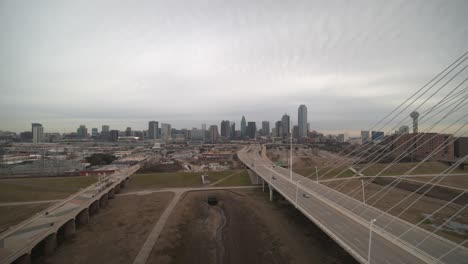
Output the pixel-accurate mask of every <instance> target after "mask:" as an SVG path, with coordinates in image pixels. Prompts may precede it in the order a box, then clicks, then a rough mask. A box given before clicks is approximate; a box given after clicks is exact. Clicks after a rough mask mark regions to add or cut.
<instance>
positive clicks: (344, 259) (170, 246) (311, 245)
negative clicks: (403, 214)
mask: <svg viewBox="0 0 468 264" xmlns="http://www.w3.org/2000/svg"><path fill="white" fill-rule="evenodd" d="M208 196H214V197H216V198H217V199H218V204H217V205H216V206H210V205H208V203H207V198H208ZM277 197H278V199H277V200H276V201H275V202H270V201H269V200H268V194H267V193H266V192H265V193H262V192H261V190H260V189H256V190H236V191H235V192H231V191H209V192H207V191H204V192H190V193H187V194H186V195H185V196H184V197H183V198H182V199H181V201H180V202H179V204H178V206H177V207H176V209H175V211H174V212H173V214H172V215H171V217H170V218H169V221H168V223H169V224H168V225H167V226H166V227H165V229H164V231H163V232H162V234H161V236H160V239H159V240H158V242H157V244H156V245H155V247H154V249H153V252H152V253H151V256H150V258H149V261H148V263H161V264H162V263H204V264H205V263H324V264H327V263H357V262H356V261H355V260H354V259H353V258H352V257H351V256H350V255H348V254H347V253H346V252H345V251H344V250H343V249H341V247H339V246H338V245H337V244H336V243H335V242H333V241H332V240H331V239H330V238H329V237H328V236H327V235H326V234H325V233H323V232H322V231H321V230H320V229H319V228H318V227H316V226H315V225H314V224H313V223H312V222H311V221H310V220H308V219H307V218H306V217H305V216H303V215H302V214H301V213H300V212H299V211H297V210H296V209H295V208H294V207H293V206H292V205H290V204H289V203H288V202H287V201H285V200H282V199H281V198H280V196H279V195H278V196H277Z"/></svg>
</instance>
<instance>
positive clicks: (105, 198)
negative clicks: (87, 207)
mask: <svg viewBox="0 0 468 264" xmlns="http://www.w3.org/2000/svg"><path fill="white" fill-rule="evenodd" d="M108 198H109V197H108V196H107V193H106V194H104V195H103V196H102V197H101V199H99V207H100V208H104V207H106V206H107V203H108Z"/></svg>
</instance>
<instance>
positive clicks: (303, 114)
mask: <svg viewBox="0 0 468 264" xmlns="http://www.w3.org/2000/svg"><path fill="white" fill-rule="evenodd" d="M297 121H298V123H297V125H298V129H299V137H298V138H304V137H307V107H306V106H305V105H300V106H299V109H298V110H297Z"/></svg>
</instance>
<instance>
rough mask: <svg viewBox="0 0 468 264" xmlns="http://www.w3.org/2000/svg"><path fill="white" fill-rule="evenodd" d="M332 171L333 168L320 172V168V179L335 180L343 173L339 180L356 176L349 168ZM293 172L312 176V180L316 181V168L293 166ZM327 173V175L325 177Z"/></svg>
mask: <svg viewBox="0 0 468 264" xmlns="http://www.w3.org/2000/svg"><path fill="white" fill-rule="evenodd" d="M330 169H332V168H323V169H322V170H320V168H319V172H318V175H319V177H321V179H330V178H334V177H335V176H336V175H338V174H340V173H341V172H342V171H343V173H341V174H340V175H339V176H338V177H339V178H343V177H351V176H354V172H352V171H351V170H349V169H347V168H337V169H332V170H331V171H330V172H328V171H329V170H330ZM293 171H294V172H295V173H298V174H300V175H302V176H306V177H307V176H309V175H311V176H310V178H312V179H315V168H296V169H295V168H294V166H293ZM325 173H326V175H325Z"/></svg>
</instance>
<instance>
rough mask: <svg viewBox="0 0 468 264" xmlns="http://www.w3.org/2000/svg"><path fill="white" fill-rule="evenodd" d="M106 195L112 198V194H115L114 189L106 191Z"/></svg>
mask: <svg viewBox="0 0 468 264" xmlns="http://www.w3.org/2000/svg"><path fill="white" fill-rule="evenodd" d="M107 196H108V197H109V199H114V196H115V192H114V189H110V191H109V193H107Z"/></svg>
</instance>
